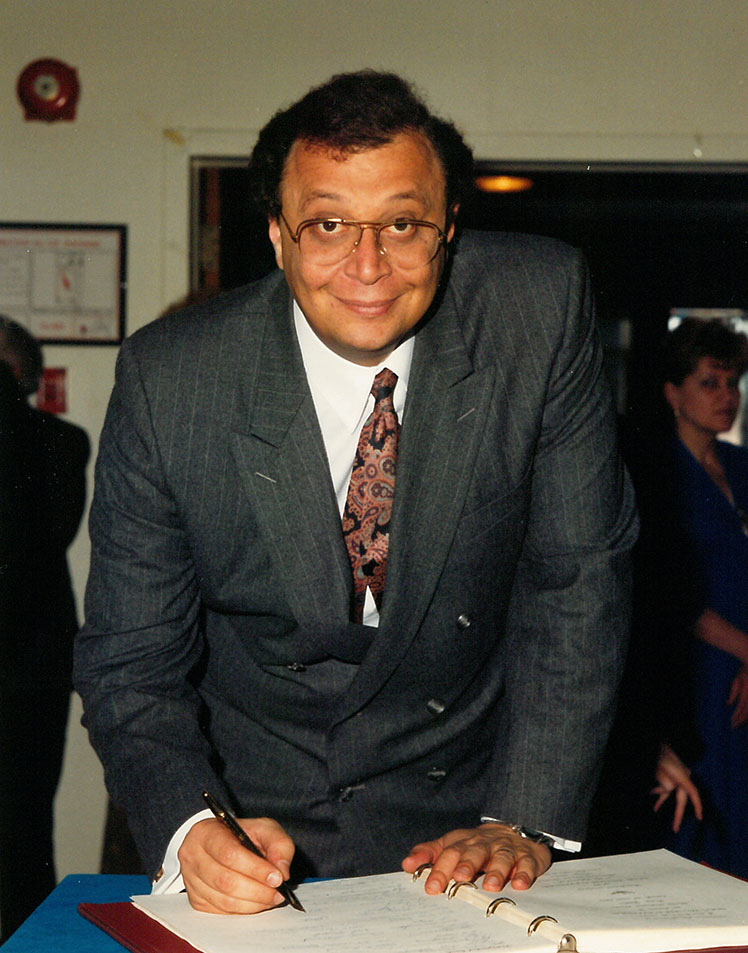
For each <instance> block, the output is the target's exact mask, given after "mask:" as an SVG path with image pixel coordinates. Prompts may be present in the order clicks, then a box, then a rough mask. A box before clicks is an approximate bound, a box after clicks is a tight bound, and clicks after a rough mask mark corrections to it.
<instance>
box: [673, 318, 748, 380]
mask: <svg viewBox="0 0 748 953" xmlns="http://www.w3.org/2000/svg"><path fill="white" fill-rule="evenodd" d="M702 357H710V358H712V360H714V361H716V362H717V363H718V364H721V365H722V366H723V367H726V368H729V369H730V370H734V371H736V372H737V373H738V374H743V373H744V372H745V371H746V370H747V369H748V338H746V336H745V334H742V333H739V332H737V331H732V330H731V329H730V328H728V327H727V325H726V324H724V323H723V322H722V321H721V320H720V319H719V318H715V319H712V320H708V321H705V320H702V319H701V318H684V319H683V321H682V322H681V323H680V324H679V325H678V327H677V328H675V330H674V331H670V332H669V333H668V335H667V337H666V338H665V340H664V341H663V350H662V371H663V379H664V380H665V381H668V382H670V383H671V384H675V386H676V387H680V385H681V384H682V383H683V381H684V380H685V379H686V378H687V377H688V376H689V374H693V372H694V371H695V370H696V366H697V364H698V363H699V361H700V360H701V359H702Z"/></svg>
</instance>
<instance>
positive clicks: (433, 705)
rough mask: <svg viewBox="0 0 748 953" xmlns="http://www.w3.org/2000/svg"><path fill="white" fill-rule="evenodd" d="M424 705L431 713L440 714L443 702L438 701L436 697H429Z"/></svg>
mask: <svg viewBox="0 0 748 953" xmlns="http://www.w3.org/2000/svg"><path fill="white" fill-rule="evenodd" d="M426 707H427V708H428V710H429V711H430V712H431V714H432V715H441V713H442V712H443V711H444V708H445V705H444V702H440V701H439V699H438V698H431V699H429V701H427V702H426Z"/></svg>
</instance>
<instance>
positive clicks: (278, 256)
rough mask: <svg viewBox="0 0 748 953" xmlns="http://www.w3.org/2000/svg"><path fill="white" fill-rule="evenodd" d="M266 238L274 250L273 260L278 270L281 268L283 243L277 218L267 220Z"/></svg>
mask: <svg viewBox="0 0 748 953" xmlns="http://www.w3.org/2000/svg"><path fill="white" fill-rule="evenodd" d="M268 236H269V238H270V241H271V243H272V246H273V248H274V250H275V260H276V262H277V264H278V267H279V268H283V243H282V242H281V230H280V225H279V223H278V219H277V218H270V219H268Z"/></svg>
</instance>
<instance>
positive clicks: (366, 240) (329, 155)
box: [269, 133, 454, 367]
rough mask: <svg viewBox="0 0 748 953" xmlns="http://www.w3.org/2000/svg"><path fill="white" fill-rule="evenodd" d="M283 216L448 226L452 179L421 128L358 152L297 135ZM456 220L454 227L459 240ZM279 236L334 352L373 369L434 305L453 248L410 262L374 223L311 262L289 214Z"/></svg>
mask: <svg viewBox="0 0 748 953" xmlns="http://www.w3.org/2000/svg"><path fill="white" fill-rule="evenodd" d="M281 201H282V207H283V214H284V216H285V218H286V221H287V222H288V224H289V226H290V227H291V229H292V230H293V231H294V232H295V231H296V229H297V228H298V226H299V224H300V223H301V222H303V221H305V220H306V219H310V218H343V219H349V220H354V221H362V222H391V221H394V220H395V219H399V218H407V219H421V220H422V221H427V222H433V223H434V224H435V225H438V226H439V228H441V229H442V230H445V228H446V217H447V209H446V183H445V178H444V172H443V170H442V167H441V165H440V163H439V161H438V159H437V157H436V155H435V153H434V150H433V148H432V146H431V144H430V143H429V142H428V141H427V140H426V139H425V138H423V137H422V136H421V135H419V134H417V133H401V134H399V135H397V136H396V137H394V138H393V140H392V142H390V143H388V144H387V145H384V146H379V147H377V148H374V149H366V150H364V151H362V152H354V153H345V154H340V153H334V152H330V151H329V150H328V149H327V148H325V147H320V146H314V145H309V144H306V143H303V142H296V143H295V144H294V146H293V147H292V149H291V152H290V154H289V156H288V160H287V161H286V167H285V170H284V175H283V181H282V183H281ZM453 230H454V226H450V227H449V230H448V232H447V235H448V238H451V237H452V232H453ZM269 234H270V241H271V242H272V243H273V247H274V248H275V256H276V260H277V262H278V265H279V267H280V268H283V270H284V271H285V273H286V280H287V281H288V284H289V287H290V288H291V291H292V293H293V295H294V297H295V298H296V300H297V301H298V303H299V305H300V307H301V310H302V311H303V312H304V315H305V316H306V319H307V321H308V322H309V324H310V326H311V328H312V330H313V331H314V332H315V334H316V335H317V336H318V337H319V338H320V340H321V341H323V343H324V344H326V345H327V347H329V348H330V350H332V351H335V353H336V354H339V355H340V356H341V357H344V358H346V359H347V360H349V361H353V362H354V363H356V364H363V365H366V366H370V367H373V366H375V365H376V364H378V363H380V361H382V360H384V358H385V357H386V356H387V355H388V354H389V353H390V352H391V351H392V350H394V348H395V347H397V345H398V344H399V343H400V341H402V340H403V339H404V338H405V337H406V335H407V334H408V333H409V332H410V331H411V330H412V328H413V327H414V326H415V325H416V324H417V323H418V321H420V319H421V318H422V317H423V315H424V314H425V312H426V310H427V308H428V307H429V305H430V304H431V302H432V300H433V298H434V295H435V293H436V289H437V286H438V284H439V277H440V275H441V271H442V267H443V264H444V254H445V253H444V251H443V250H440V252H439V254H438V255H437V256H436V258H435V259H434V260H433V261H431V262H429V263H428V264H427V265H423V266H422V267H419V268H415V269H407V270H406V269H402V268H398V267H397V266H395V265H393V264H392V262H390V260H389V259H388V256H387V255H383V254H381V253H380V251H379V249H378V248H377V246H376V242H375V237H374V231H373V230H372V229H364V232H363V235H362V238H361V241H360V243H359V245H358V246H357V247H356V248H355V249H354V251H353V252H351V254H350V255H348V257H347V258H344V259H343V260H342V261H340V262H338V263H336V264H334V265H325V266H320V265H318V264H315V263H314V262H313V261H309V260H306V259H305V258H303V257H302V256H301V254H300V253H299V246H298V245H297V244H295V243H294V242H293V240H292V239H291V237H290V235H289V232H288V229H287V228H286V226H285V225H284V224H283V223H282V222H281V221H280V219H277V220H276V219H271V221H270V228H269Z"/></svg>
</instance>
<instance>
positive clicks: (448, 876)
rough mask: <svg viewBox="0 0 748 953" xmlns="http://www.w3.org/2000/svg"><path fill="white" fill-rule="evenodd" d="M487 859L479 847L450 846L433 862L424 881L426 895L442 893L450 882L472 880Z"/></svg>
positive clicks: (483, 849) (482, 848)
mask: <svg viewBox="0 0 748 953" xmlns="http://www.w3.org/2000/svg"><path fill="white" fill-rule="evenodd" d="M487 859H488V852H487V851H486V849H485V847H482V846H481V845H477V844H476V845H471V844H464V843H458V844H451V845H447V846H445V847H444V849H443V850H442V851H441V853H440V854H439V856H438V857H437V858H436V859H435V860H434V861H433V867H432V868H431V871H430V872H429V876H428V878H427V880H426V885H425V886H426V893H431V894H435V893H443V892H444V890H445V889H446V887H447V884H448V883H449V881H450V880H457V881H461V880H472V879H473V878H474V877H475V875H476V874H477V873H478V871H479V870H482V869H483V865H484V864H485V863H486V861H487Z"/></svg>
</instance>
